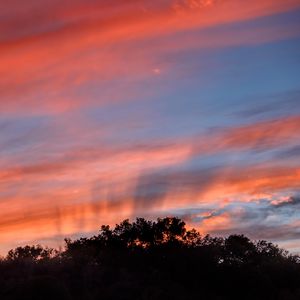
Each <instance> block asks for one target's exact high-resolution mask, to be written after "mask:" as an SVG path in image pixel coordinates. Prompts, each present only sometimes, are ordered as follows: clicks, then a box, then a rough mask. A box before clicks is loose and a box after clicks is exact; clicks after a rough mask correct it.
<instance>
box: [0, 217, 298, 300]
mask: <svg viewBox="0 0 300 300" xmlns="http://www.w3.org/2000/svg"><path fill="white" fill-rule="evenodd" d="M0 287H1V289H0V299H4V300H5V299H8V300H16V299H22V300H23V299H31V300H34V299H67V300H73V299H74V300H79V299H107V300H108V299H109V300H114V299H120V300H121V299H122V300H125V299H141V300H148V299H151V300H152V299H153V300H160V299H175V300H176V299H212V300H214V299H272V300H273V299H275V300H276V299H278V300H281V299H287V300H293V299H300V261H299V257H298V256H297V255H291V254H290V253H288V252H287V251H286V250H283V249H280V248H279V247H278V246H276V245H274V244H272V243H270V242H267V241H251V240H250V239H249V238H248V237H246V236H244V235H231V236H229V237H227V238H222V237H212V236H210V235H205V236H202V235H201V234H200V233H199V232H198V231H197V230H195V229H191V230H187V229H186V226H185V223H184V222H183V221H182V220H181V219H179V218H176V217H172V218H171V217H166V218H159V219H157V220H156V221H152V220H146V219H143V218H137V219H136V220H135V221H133V222H130V221H129V220H124V221H122V222H121V223H119V224H117V225H116V226H115V227H114V228H110V227H109V226H108V225H103V226H101V229H100V231H99V234H97V235H95V236H92V237H90V238H80V239H76V240H71V239H66V240H65V249H64V250H63V251H61V252H58V251H55V250H53V249H50V248H44V247H42V246H40V245H34V246H25V247H18V248H16V249H14V250H10V251H9V252H8V254H7V256H6V258H4V259H2V260H1V262H0Z"/></svg>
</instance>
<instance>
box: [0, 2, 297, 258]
mask: <svg viewBox="0 0 300 300" xmlns="http://www.w3.org/2000/svg"><path fill="white" fill-rule="evenodd" d="M0 153H1V155H0V254H2V255H5V254H6V252H7V251H8V250H9V249H11V248H14V247H16V246H18V245H25V244H28V243H29V244H32V243H41V244H43V245H49V246H55V247H57V246H59V245H62V244H63V239H64V238H65V237H71V238H76V237H80V236H84V235H92V234H95V233H96V232H97V231H98V229H99V227H100V225H102V224H110V225H114V224H115V223H117V222H120V221H121V220H123V219H125V218H129V219H133V218H135V217H136V216H141V217H146V218H156V217H164V216H179V217H181V218H183V219H184V220H185V221H186V222H187V224H188V226H190V227H195V228H197V229H199V230H200V232H202V233H203V234H205V233H211V234H213V235H222V236H226V235H228V234H230V233H244V234H246V235H248V236H249V237H251V238H253V239H267V240H270V241H272V242H275V243H278V244H279V245H280V246H282V247H285V248H287V249H289V250H291V251H293V252H300V1H299V0H284V1H283V0H251V1H243V0H152V1H151V0H26V1H25V0H0Z"/></svg>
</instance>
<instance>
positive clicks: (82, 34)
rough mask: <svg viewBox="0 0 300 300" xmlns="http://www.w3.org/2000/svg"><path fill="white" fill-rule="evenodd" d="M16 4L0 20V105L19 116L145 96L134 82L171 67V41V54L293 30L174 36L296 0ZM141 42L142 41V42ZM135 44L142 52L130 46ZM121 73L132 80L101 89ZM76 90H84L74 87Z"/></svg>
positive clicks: (254, 15) (269, 11) (287, 6)
mask: <svg viewBox="0 0 300 300" xmlns="http://www.w3.org/2000/svg"><path fill="white" fill-rule="evenodd" d="M17 2H18V4H19V5H21V6H20V7H19V6H16V7H17V8H16V9H14V7H13V6H12V7H9V8H6V10H4V12H5V11H7V15H6V17H7V16H11V18H6V19H9V21H3V22H4V26H3V29H2V30H3V31H4V33H6V34H4V35H3V36H4V37H6V38H4V39H3V40H2V42H0V66H1V67H0V77H1V81H0V91H1V94H2V97H1V98H2V99H3V100H0V107H1V111H3V112H5V111H8V112H11V113H15V112H16V111H19V110H20V109H21V110H22V113H25V112H26V110H28V113H29V112H30V113H38V114H49V113H60V112H64V111H68V110H72V109H76V108H78V107H80V106H83V105H85V106H87V105H92V104H93V105H99V104H101V103H108V102H112V101H127V100H128V99H132V98H134V97H137V96H138V95H140V94H141V93H142V94H143V95H144V93H145V91H144V90H141V89H140V88H139V86H138V84H134V82H141V81H143V80H145V79H147V78H151V77H152V76H153V75H155V74H153V72H152V70H158V69H161V68H165V69H168V68H170V66H169V65H168V64H167V63H166V62H165V61H164V60H163V59H162V58H160V55H161V54H162V53H164V52H171V51H174V50H173V49H174V44H175V45H176V49H177V51H178V49H180V48H181V47H183V45H184V47H185V49H186V48H189V47H201V46H210V47H211V46H215V47H216V46H220V45H221V46H222V45H232V44H233V45H235V44H239V43H242V44H243V43H247V44H248V43H251V42H253V41H254V42H255V41H256V42H263V41H270V40H272V39H278V38H282V37H290V36H293V35H295V34H299V31H297V30H295V28H287V29H283V28H281V27H280V28H274V29H269V28H259V29H258V30H255V32H253V31H250V30H249V31H248V32H241V33H238V32H235V34H234V35H233V34H230V32H228V33H227V34H224V32H220V33H215V34H212V33H211V32H210V33H205V32H204V33H200V35H199V37H198V38H186V37H184V36H180V37H179V36H176V34H177V33H180V32H186V31H189V30H194V29H205V28H207V27H212V26H220V25H222V24H226V23H231V22H240V21H245V20H249V19H253V18H257V17H261V16H266V15H270V14H274V13H279V12H284V11H286V10H290V9H293V8H295V7H297V6H299V2H298V1H296V0H288V1H285V2H284V3H283V2H282V1H267V0H265V1H251V3H248V2H247V3H243V5H241V3H240V1H237V0H230V1H167V2H161V3H160V2H157V4H149V3H147V2H146V1H130V2H126V1H118V2H117V4H116V5H109V4H108V5H104V4H103V3H102V2H100V1H99V2H97V1H96V2H93V4H86V3H85V2H82V1H75V2H74V3H73V2H72V5H69V4H68V3H66V6H64V5H61V3H59V4H58V3H57V2H56V1H54V2H53V3H51V2H48V1H47V2H46V3H45V7H44V8H43V7H40V6H39V5H38V2H37V1H31V2H30V5H29V7H28V8H26V7H24V6H23V5H22V4H21V3H19V2H20V1H17ZM30 7H32V9H36V10H37V11H38V12H39V16H40V17H37V19H36V20H35V18H34V16H32V17H31V16H30V10H29V9H30ZM0 10H1V9H0ZM6 19H5V20H6ZM5 22H7V23H5ZM40 28H41V29H40ZM168 36H169V37H171V41H169V42H168V41H165V42H164V39H162V37H168ZM233 36H234V37H233ZM143 43H146V44H147V45H146V46H145V47H143V46H142V45H143ZM139 45H140V46H139ZM157 45H160V46H159V47H158V46H157ZM137 47H138V48H141V49H139V50H138V51H137V50H136V49H137ZM124 77H129V78H130V79H131V83H130V82H128V81H127V82H126V81H123V83H122V85H121V86H119V89H118V90H116V89H114V88H112V87H110V86H109V85H108V86H107V82H108V80H110V79H120V78H124ZM87 83H88V86H85V85H86V84H87ZM93 83H94V85H96V86H100V87H102V89H101V93H100V92H99V95H98V96H96V97H95V96H89V95H88V90H89V89H90V88H91V87H90V85H91V84H93ZM80 88H82V89H83V91H80V92H78V89H80ZM104 91H106V92H104ZM80 95H82V96H80ZM4 99H5V100H4Z"/></svg>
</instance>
